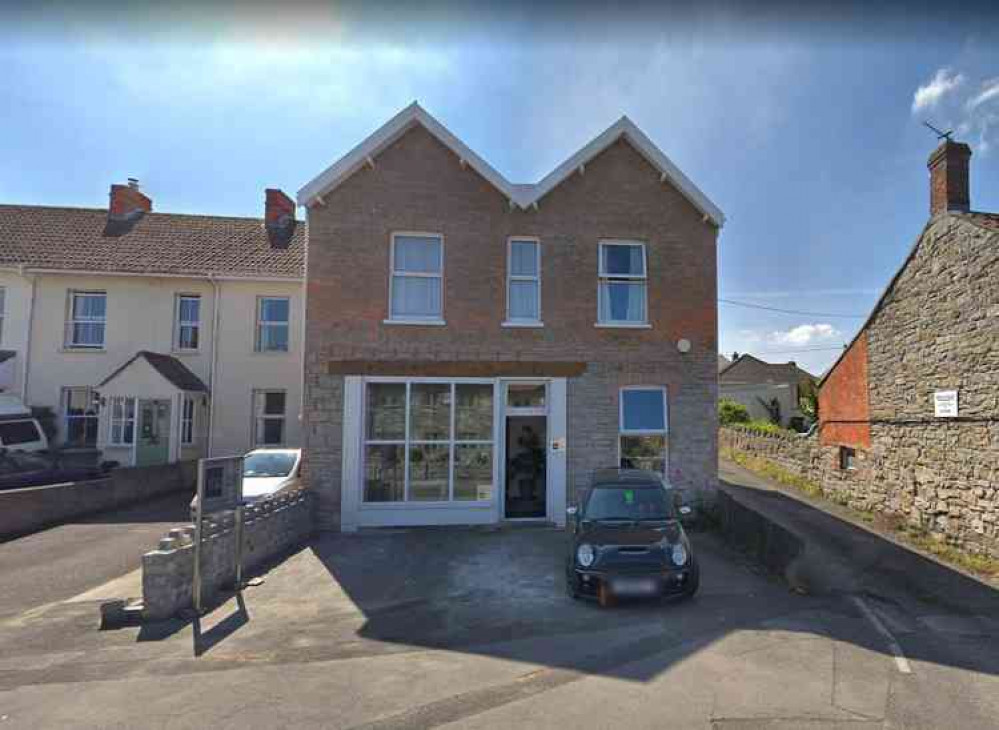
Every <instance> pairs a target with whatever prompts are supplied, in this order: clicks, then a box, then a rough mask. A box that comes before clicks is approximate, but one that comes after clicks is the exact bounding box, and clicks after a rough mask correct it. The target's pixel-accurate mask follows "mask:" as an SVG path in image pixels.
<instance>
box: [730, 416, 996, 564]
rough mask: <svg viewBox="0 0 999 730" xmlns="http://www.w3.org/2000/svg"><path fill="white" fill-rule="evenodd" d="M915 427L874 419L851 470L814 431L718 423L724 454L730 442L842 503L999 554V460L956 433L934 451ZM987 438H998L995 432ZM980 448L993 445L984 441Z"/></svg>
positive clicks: (733, 447) (836, 449) (835, 449)
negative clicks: (986, 457) (987, 458)
mask: <svg viewBox="0 0 999 730" xmlns="http://www.w3.org/2000/svg"><path fill="white" fill-rule="evenodd" d="M934 428H936V429H937V430H938V431H939V429H940V428H943V427H942V426H934ZM918 430H919V428H918V427H914V426H907V427H903V426H885V425H873V426H872V430H871V436H872V438H871V441H872V448H871V449H870V450H869V451H868V450H864V449H857V450H856V451H857V455H856V461H855V464H856V468H855V469H853V470H844V469H840V468H839V447H838V446H823V445H822V444H820V443H819V439H818V438H817V437H814V436H813V437H802V436H796V435H791V434H788V435H783V434H780V435H777V434H774V435H771V434H760V433H754V432H751V431H747V430H744V429H739V428H728V427H726V428H722V429H720V432H719V440H718V445H719V450H720V451H721V453H722V454H723V455H724V454H725V452H726V451H729V450H730V451H736V452H739V453H743V454H746V455H748V456H755V457H759V458H763V459H766V460H767V461H770V462H772V463H774V464H776V465H777V466H779V467H781V468H782V469H784V470H785V471H787V472H790V473H791V474H794V475H796V476H799V477H802V478H804V479H807V480H808V481H810V482H812V483H813V484H815V485H816V486H818V487H820V488H821V489H822V492H823V495H824V496H825V497H826V498H828V499H831V500H833V501H835V502H839V503H840V504H845V505H848V506H850V507H852V508H854V509H858V510H863V511H868V512H879V513H882V514H884V515H888V516H895V517H897V518H898V519H900V520H904V521H906V522H908V523H910V524H912V525H915V526H918V527H919V528H921V529H923V530H926V531H927V532H929V533H930V534H931V535H934V536H936V537H938V538H939V539H942V540H946V541H947V542H948V543H949V544H951V545H954V546H955V547H959V548H961V549H964V550H968V551H970V552H975V553H984V554H989V555H991V556H993V557H999V484H997V483H996V482H995V480H994V474H995V472H996V468H997V467H996V465H995V464H992V465H991V466H989V465H987V464H985V463H983V461H982V459H981V456H980V454H979V453H977V452H976V450H975V449H973V448H969V447H968V446H965V445H962V444H960V439H958V438H957V437H956V436H955V438H954V439H953V445H952V448H949V449H945V450H943V451H941V452H940V454H941V455H940V456H939V458H937V457H932V458H931V456H930V454H929V453H928V450H927V449H926V448H924V445H925V443H926V440H925V439H923V438H920V434H919V433H918ZM997 433H999V429H997ZM982 438H983V439H985V440H988V439H990V438H991V439H996V440H999V437H997V435H996V434H992V435H989V434H985V435H984V436H983V437H982ZM979 448H980V449H981V450H982V451H983V452H984V453H989V448H988V445H987V444H981V445H979Z"/></svg>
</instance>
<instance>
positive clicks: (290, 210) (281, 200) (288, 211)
mask: <svg viewBox="0 0 999 730" xmlns="http://www.w3.org/2000/svg"><path fill="white" fill-rule="evenodd" d="M264 227H265V228H266V229H267V236H268V237H269V238H270V242H271V247H272V248H288V244H289V243H291V237H292V235H293V234H294V232H295V201H294V200H292V199H291V198H289V197H288V196H287V195H285V194H284V191H282V190H278V189H277V188H267V190H266V191H265V198H264Z"/></svg>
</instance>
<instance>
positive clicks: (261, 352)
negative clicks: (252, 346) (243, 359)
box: [190, 350, 291, 357]
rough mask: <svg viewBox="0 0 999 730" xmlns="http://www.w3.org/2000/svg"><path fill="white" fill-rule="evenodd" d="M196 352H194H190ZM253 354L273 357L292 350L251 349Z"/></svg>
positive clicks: (286, 353)
mask: <svg viewBox="0 0 999 730" xmlns="http://www.w3.org/2000/svg"><path fill="white" fill-rule="evenodd" d="M190 354H194V353H190ZM250 354H251V355H270V356H271V357H273V356H275V355H289V354H291V350H250Z"/></svg>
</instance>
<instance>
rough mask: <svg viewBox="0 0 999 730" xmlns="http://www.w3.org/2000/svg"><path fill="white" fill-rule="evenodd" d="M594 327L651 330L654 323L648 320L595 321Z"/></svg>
mask: <svg viewBox="0 0 999 730" xmlns="http://www.w3.org/2000/svg"><path fill="white" fill-rule="evenodd" d="M593 326H594V327H598V328H600V329H622V330H650V329H652V325H651V324H649V323H648V322H594V323H593Z"/></svg>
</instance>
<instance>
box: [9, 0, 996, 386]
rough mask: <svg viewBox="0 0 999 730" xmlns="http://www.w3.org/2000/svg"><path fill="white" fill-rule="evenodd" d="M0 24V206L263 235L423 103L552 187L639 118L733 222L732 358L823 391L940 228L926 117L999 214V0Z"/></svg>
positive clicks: (208, 8)
mask: <svg viewBox="0 0 999 730" xmlns="http://www.w3.org/2000/svg"><path fill="white" fill-rule="evenodd" d="M688 5H689V4H688ZM4 7H5V9H0V63H2V68H3V69H4V73H3V75H2V77H0V91H2V97H0V98H2V100H3V102H2V105H0V202H5V203H24V204H42V205H69V206H83V207H103V206H104V205H106V204H107V192H108V186H109V185H110V184H111V183H112V182H124V181H125V179H126V178H127V177H136V178H139V180H140V181H141V184H142V187H143V189H144V190H145V191H146V192H147V193H148V194H149V195H150V196H151V197H152V198H153V205H154V209H155V210H158V211H162V212H189V213H203V214H217V215H247V216H259V215H262V207H263V190H264V188H265V187H279V188H282V189H284V190H285V191H287V192H289V193H290V194H292V195H294V192H295V191H297V190H298V189H299V188H300V187H301V186H302V185H304V184H305V183H307V182H308V181H309V180H311V179H312V178H313V177H315V176H316V175H317V174H318V173H319V172H321V171H322V170H324V169H325V168H326V167H327V166H328V165H330V164H331V163H332V162H334V161H335V160H336V159H337V158H339V157H340V156H341V155H343V154H344V153H345V152H347V151H348V150H350V149H351V148H352V147H354V146H355V145H356V144H357V143H359V142H360V141H361V140H363V139H364V138H365V137H366V136H367V135H368V134H370V133H371V132H373V131H374V130H375V129H377V128H378V127H379V126H380V125H381V124H383V123H384V122H385V121H387V120H388V119H389V118H390V117H391V116H393V115H394V114H395V113H396V112H398V111H399V110H400V109H402V108H403V107H405V106H406V105H408V104H409V103H411V102H412V101H414V100H418V101H419V102H420V104H421V105H423V106H424V108H426V109H427V110H428V111H429V112H430V113H431V114H433V115H434V116H435V117H437V118H438V119H439V120H440V121H441V122H442V123H443V124H444V125H445V126H447V127H448V128H449V129H450V130H451V131H452V132H453V133H454V134H456V135H457V136H458V137H459V138H461V139H462V140H463V141H464V142H465V143H466V144H468V145H469V146H470V147H471V148H472V149H473V150H475V151H476V152H477V153H478V154H479V155H480V156H481V157H483V158H484V159H486V160H487V161H489V162H490V164H492V165H493V167H495V168H497V169H498V170H499V171H500V172H501V173H503V174H504V175H505V176H506V177H507V178H508V179H511V180H513V181H515V182H535V181H537V180H539V179H540V178H541V177H543V176H544V175H545V174H546V173H548V172H549V171H551V170H552V169H553V168H554V167H555V166H557V165H558V164H559V163H560V162H561V161H562V160H564V159H565V158H567V157H569V156H570V155H571V154H572V153H574V152H575V151H576V150H577V149H579V147H581V146H582V145H584V144H585V143H586V142H588V141H589V140H590V139H592V138H593V137H594V136H596V135H597V134H599V133H600V132H601V131H603V130H604V129H605V128H606V127H608V126H609V125H611V124H612V123H613V122H614V121H616V120H617V119H618V118H619V117H620V116H621V115H622V114H626V115H628V116H629V117H630V118H631V119H632V120H633V121H634V122H635V123H636V124H638V126H639V127H641V128H642V129H643V130H644V131H645V133H646V134H647V135H648V136H649V137H650V138H651V139H652V140H653V141H654V142H655V143H656V144H657V145H658V146H659V147H660V148H661V149H662V150H663V151H664V152H665V153H666V154H667V155H668V156H669V157H670V158H671V159H672V160H673V162H674V163H675V164H677V165H678V166H679V167H680V169H682V170H683V171H684V172H685V173H686V175H687V176H688V177H689V178H691V179H692V180H693V181H694V182H695V184H696V185H697V186H698V187H699V188H700V189H701V190H702V191H704V193H706V194H707V195H708V197H709V198H711V199H712V200H713V201H714V202H715V203H716V204H717V205H718V206H719V207H720V208H721V209H722V210H723V211H724V212H725V214H726V217H727V222H726V225H725V227H724V228H723V229H722V231H721V233H720V236H719V240H718V246H719V249H718V250H719V272H718V278H719V297H720V298H721V299H722V300H726V301H722V302H720V303H719V349H720V351H721V352H723V353H725V354H731V353H732V352H733V351H738V352H740V353H743V352H748V353H751V354H754V355H757V356H759V357H761V358H762V359H765V360H768V361H771V362H786V361H789V360H794V361H796V362H797V363H798V364H799V365H801V366H802V367H804V368H806V369H808V370H810V371H811V372H813V373H815V374H821V373H822V372H823V371H824V370H825V369H826V368H828V367H829V365H830V364H831V363H832V362H833V361H834V360H835V358H836V357H837V356H838V354H839V352H841V351H842V347H843V345H844V343H847V342H849V341H850V340H851V339H852V337H853V336H854V335H855V334H856V331H857V329H858V328H859V327H860V326H861V325H862V323H863V319H864V317H865V316H866V315H867V314H868V313H869V312H870V310H871V308H872V307H873V305H874V304H875V302H876V301H877V298H878V296H879V295H880V293H881V291H882V290H883V288H884V287H885V286H886V285H887V283H888V281H889V280H890V278H891V277H892V275H893V274H894V273H895V271H896V270H897V268H898V267H899V265H900V264H901V262H902V261H903V259H904V257H905V255H906V254H907V252H908V250H909V249H910V248H911V246H912V244H913V242H914V240H915V238H916V237H917V236H918V234H919V232H920V230H921V229H922V227H923V226H924V225H925V223H926V221H927V217H928V195H929V193H928V176H927V170H926V159H927V157H928V156H929V154H930V152H931V151H932V150H933V149H934V147H935V146H936V144H937V140H936V137H935V135H934V134H933V133H932V132H931V131H930V130H928V129H927V128H926V127H924V126H923V124H922V123H923V121H926V120H929V121H931V122H932V123H933V124H935V125H936V126H938V127H941V128H943V129H946V130H950V129H953V130H954V132H955V138H956V139H958V140H960V141H964V142H967V143H968V144H969V145H971V147H972V150H973V157H972V162H971V165H972V168H971V169H972V173H971V178H972V183H971V200H972V208H974V209H976V210H987V211H999V44H997V43H995V42H994V41H995V37H994V28H995V27H996V23H995V21H996V20H997V18H996V17H995V15H994V13H995V12H996V11H993V10H991V9H990V8H989V6H988V5H981V6H976V5H968V6H966V7H964V8H963V9H962V7H961V6H960V5H953V4H949V5H947V6H946V9H933V8H932V7H931V6H929V5H926V6H925V8H924V9H922V10H920V9H918V5H916V6H913V5H912V4H907V5H906V6H904V8H903V6H902V5H892V4H886V5H884V6H883V7H882V11H881V12H879V13H874V14H872V13H870V12H865V8H866V7H867V6H865V5H861V4H857V5H850V4H848V3H839V4H835V5H829V6H828V7H829V8H835V9H834V10H833V9H830V10H827V11H822V10H812V11H809V12H810V14H809V15H807V16H801V15H795V9H796V8H797V6H796V5H792V4H787V5H781V4H767V3H756V4H755V5H752V6H749V7H751V8H752V12H750V11H747V10H746V9H745V6H742V7H735V6H726V5H725V4H710V3H702V4H699V5H698V6H697V7H698V9H697V10H696V11H695V10H690V9H689V7H686V6H683V5H672V4H669V3H664V4H656V5H640V6H636V7H635V8H633V9H632V11H631V12H624V11H616V10H613V8H614V6H612V5H610V4H605V5H598V4H586V3H581V4H572V5H570V4H567V3H562V4H552V5H546V4H545V3H543V2H538V3H536V4H526V3H525V4H517V3H515V2H514V3H508V4H507V5H505V6H504V9H503V11H502V12H501V11H497V10H494V9H493V8H494V6H487V5H476V4H474V3H471V4H463V5H456V4H446V3H438V4H433V5H429V6H425V7H424V8H423V10H422V11H420V12H419V13H417V12H416V11H407V10H406V9H405V8H406V7H410V6H404V5H403V6H394V5H389V4H378V3H365V4H339V5H323V6H320V5H295V4H287V5H280V4H278V5H274V4H267V5H259V6H252V5H250V6H247V5H241V6H240V7H238V8H237V7H235V6H223V5H218V4H215V5H213V4H198V5H194V4H192V5H185V4H171V5H167V6H164V5H148V6H145V5H142V4H141V3H140V4H136V5H130V6H107V7H103V6H100V5H92V4H87V3H82V4H75V5H70V4H66V5H60V4H58V3H56V4H53V3H42V4H39V3H34V4H31V5H23V6H22V5H17V4H16V3H14V4H10V5H5V6H4ZM820 7H821V6H820ZM943 7H944V6H941V8H943ZM731 302H738V303H739V304H732V303H731ZM746 304H749V305H755V307H750V306H744V305H746ZM758 307H768V308H770V309H761V308H758ZM772 309H781V310H793V313H791V312H777V311H771V310H772Z"/></svg>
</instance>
